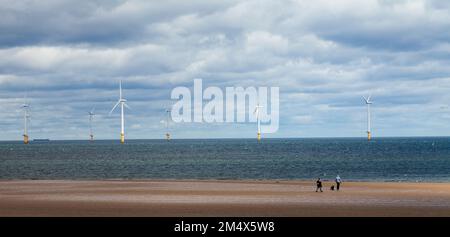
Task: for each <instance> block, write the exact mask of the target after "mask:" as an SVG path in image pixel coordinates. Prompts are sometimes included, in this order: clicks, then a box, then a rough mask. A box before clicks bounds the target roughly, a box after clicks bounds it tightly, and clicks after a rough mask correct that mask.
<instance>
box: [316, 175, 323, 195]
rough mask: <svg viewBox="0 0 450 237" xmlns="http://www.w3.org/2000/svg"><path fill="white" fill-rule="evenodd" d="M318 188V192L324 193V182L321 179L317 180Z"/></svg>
mask: <svg viewBox="0 0 450 237" xmlns="http://www.w3.org/2000/svg"><path fill="white" fill-rule="evenodd" d="M316 184H317V187H316V192H317V191H319V190H320V192H323V191H322V181H320V178H318V179H317V181H316Z"/></svg>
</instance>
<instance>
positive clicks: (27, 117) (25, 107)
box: [22, 96, 30, 144]
mask: <svg viewBox="0 0 450 237" xmlns="http://www.w3.org/2000/svg"><path fill="white" fill-rule="evenodd" d="M22 109H23V123H24V126H23V143H24V144H28V143H29V137H28V121H29V120H30V113H29V109H30V105H29V104H27V101H26V96H25V98H24V103H23V104H22Z"/></svg>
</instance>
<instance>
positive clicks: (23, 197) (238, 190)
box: [0, 180, 450, 217]
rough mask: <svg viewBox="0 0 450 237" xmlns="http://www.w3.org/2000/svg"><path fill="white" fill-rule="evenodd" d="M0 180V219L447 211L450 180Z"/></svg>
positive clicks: (446, 213)
mask: <svg viewBox="0 0 450 237" xmlns="http://www.w3.org/2000/svg"><path fill="white" fill-rule="evenodd" d="M324 184H325V188H324V192H323V193H320V192H319V193H316V192H314V190H315V187H314V181H313V180H312V181H212V180H211V181H194V180H186V181H169V180H158V181H156V180H145V181H144V180H139V181H137V180H136V181H124V180H120V181H119V180H117V181H116V180H105V181H66V180H51V181H49V180H26V181H22V180H17V181H15V180H10V181H6V180H5V181H0V216H160V217H164V216H176V217H178V216H186V217H195V216H261V217H263V216H276V217H278V216H281V217H283V216H450V183H387V182H370V183H369V182H346V183H344V184H343V186H342V189H341V190H340V191H339V192H337V191H330V190H329V189H328V187H329V186H330V185H331V184H332V183H331V182H325V183H324Z"/></svg>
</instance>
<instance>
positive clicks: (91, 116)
mask: <svg viewBox="0 0 450 237" xmlns="http://www.w3.org/2000/svg"><path fill="white" fill-rule="evenodd" d="M94 111H95V107H94V108H92V109H91V111H89V137H90V139H91V142H92V141H94V134H93V133H92V120H93V119H94V115H95V113H94Z"/></svg>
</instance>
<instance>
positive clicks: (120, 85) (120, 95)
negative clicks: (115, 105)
mask: <svg viewBox="0 0 450 237" xmlns="http://www.w3.org/2000/svg"><path fill="white" fill-rule="evenodd" d="M119 98H120V99H122V80H120V84H119Z"/></svg>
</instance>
